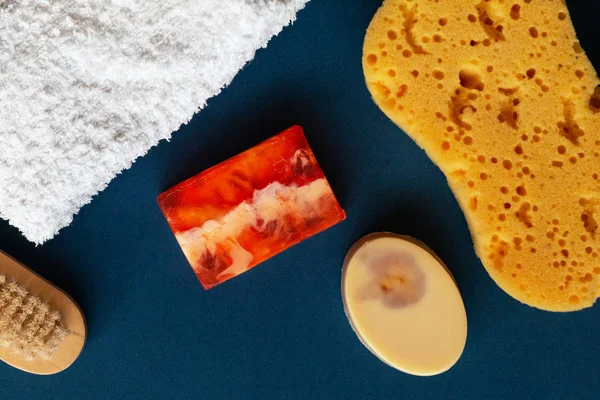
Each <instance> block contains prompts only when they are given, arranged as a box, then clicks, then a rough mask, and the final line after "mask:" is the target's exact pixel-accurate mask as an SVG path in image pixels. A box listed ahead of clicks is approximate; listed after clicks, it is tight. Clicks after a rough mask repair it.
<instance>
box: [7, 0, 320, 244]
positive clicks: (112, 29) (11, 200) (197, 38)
mask: <svg viewBox="0 0 600 400" xmlns="http://www.w3.org/2000/svg"><path fill="white" fill-rule="evenodd" d="M307 1H308V0H0V217H2V218H4V219H7V220H8V221H9V222H10V224H12V225H14V226H16V227H17V228H18V229H19V230H20V231H21V232H22V233H23V235H25V237H26V238H27V239H29V240H30V241H32V242H34V243H37V244H40V243H43V242H44V241H46V240H48V239H51V238H52V237H53V236H54V235H55V234H56V233H57V232H58V231H59V230H60V229H61V228H63V227H65V226H67V225H68V224H70V223H71V221H72V219H73V215H74V214H76V213H77V212H78V211H79V209H80V208H81V207H82V206H83V205H85V204H87V203H88V202H90V201H91V199H92V197H93V196H94V195H95V194H96V193H98V192H99V191H101V190H103V189H104V188H105V187H106V185H107V184H108V182H109V181H110V180H111V179H113V178H114V177H115V175H116V174H118V173H119V172H121V171H123V170H124V169H126V168H129V167H130V166H131V164H132V163H133V161H134V160H135V159H136V158H137V157H140V156H142V155H144V154H145V153H146V152H147V151H148V150H149V149H150V147H152V146H154V145H156V144H157V143H158V141H159V140H161V139H166V138H169V137H170V135H171V132H173V131H175V130H177V129H178V128H179V126H181V124H183V123H186V122H188V121H189V120H190V119H191V117H192V116H193V115H194V113H195V112H197V111H198V110H199V109H201V108H203V107H204V106H205V105H206V101H207V99H209V98H210V97H212V96H214V95H216V94H218V93H219V92H220V91H221V89H222V88H223V87H224V86H226V85H227V84H229V83H230V82H231V81H232V79H233V78H234V76H235V75H236V73H237V72H238V71H239V70H240V69H241V68H242V67H243V66H244V65H245V63H246V62H248V61H249V60H251V59H252V58H253V56H254V53H255V51H256V50H257V49H258V48H260V47H263V46H266V44H267V42H268V41H269V39H270V38H271V37H272V36H273V35H276V34H278V33H279V32H280V31H281V29H282V28H283V27H284V26H285V25H287V24H288V23H290V22H291V21H292V20H293V19H294V18H295V15H296V12H297V11H298V10H300V9H301V8H302V7H304V5H305V3H306V2H307Z"/></svg>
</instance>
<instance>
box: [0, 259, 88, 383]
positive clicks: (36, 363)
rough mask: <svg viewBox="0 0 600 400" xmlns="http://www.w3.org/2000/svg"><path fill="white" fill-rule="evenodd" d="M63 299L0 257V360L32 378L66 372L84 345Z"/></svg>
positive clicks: (70, 305) (78, 318)
mask: <svg viewBox="0 0 600 400" xmlns="http://www.w3.org/2000/svg"><path fill="white" fill-rule="evenodd" d="M86 332H87V329H86V325H85V320H84V317H83V313H82V312H81V309H80V308H79V306H78V305H77V304H75V302H74V301H73V299H71V298H70V297H69V296H68V295H67V294H66V293H64V292H63V291H61V290H60V289H58V288H57V287H55V286H53V285H52V284H51V283H50V282H48V281H46V280H45V279H43V278H42V277H40V276H38V275H37V274H35V273H34V272H32V271H31V270H29V269H28V268H27V267H25V266H23V265H22V264H20V263H19V262H17V261H15V260H14V259H12V258H11V257H9V256H8V255H6V254H4V253H3V252H1V251H0V360H2V361H4V362H6V363H7V364H9V365H11V366H13V367H15V368H18V369H20V370H23V371H26V372H30V373H32V374H37V375H51V374H55V373H58V372H61V371H63V370H65V369H66V368H68V367H69V366H70V365H71V364H73V362H75V360H76V359H77V357H78V356H79V354H80V353H81V351H82V349H83V346H84V344H85V340H86Z"/></svg>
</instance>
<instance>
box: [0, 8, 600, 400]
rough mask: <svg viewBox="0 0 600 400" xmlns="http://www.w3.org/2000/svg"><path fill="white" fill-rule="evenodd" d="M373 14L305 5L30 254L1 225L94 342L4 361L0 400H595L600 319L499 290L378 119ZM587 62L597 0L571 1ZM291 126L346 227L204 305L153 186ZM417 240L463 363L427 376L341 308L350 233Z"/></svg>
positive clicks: (408, 151)
mask: <svg viewBox="0 0 600 400" xmlns="http://www.w3.org/2000/svg"><path fill="white" fill-rule="evenodd" d="M379 4H380V0H364V1H358V0H356V1H341V0H313V1H311V2H310V3H309V4H308V6H307V8H306V9H305V10H303V11H302V12H300V13H299V15H298V20H297V22H296V23H295V24H294V25H293V26H292V27H288V28H286V29H285V30H284V31H283V33H282V34H281V35H280V36H279V37H277V38H275V39H273V40H272V42H271V43H270V44H269V47H268V49H266V50H260V51H259V52H258V53H257V55H256V59H255V60H254V61H253V62H251V63H250V64H249V65H248V66H247V67H246V68H245V69H244V70H243V71H242V72H241V73H240V74H239V75H238V76H237V77H236V78H235V80H234V82H233V83H232V85H231V86H230V87H229V88H227V89H226V90H225V91H224V92H223V93H222V94H221V95H220V96H218V97H216V98H214V99H212V100H211V101H210V102H209V105H208V107H207V108H206V109H205V110H204V111H202V112H201V113H199V114H198V115H197V116H196V117H195V118H194V119H193V120H192V122H191V123H190V124H188V125H187V126H184V127H182V128H181V129H180V130H179V131H178V132H176V133H175V134H174V135H173V139H172V141H171V142H170V143H166V142H164V143H161V144H160V145H159V146H158V147H156V148H154V149H152V150H151V151H150V153H149V154H148V155H147V156H146V157H144V158H142V159H140V160H139V161H137V162H136V163H135V164H134V166H133V168H131V170H128V171H126V172H125V173H123V174H121V175H120V176H118V177H117V178H116V179H115V180H114V181H113V182H112V183H111V184H110V185H109V187H108V189H106V190H105V191H104V192H102V193H101V194H100V195H98V196H97V197H96V199H95V200H94V201H93V202H92V203H91V204H90V205H87V206H85V207H84V208H83V209H82V210H81V212H80V214H79V215H78V216H77V217H76V218H75V221H74V223H73V224H72V225H71V226H70V227H68V228H66V229H64V230H63V231H62V232H61V233H60V235H59V236H58V237H56V238H55V239H53V240H52V241H50V242H48V243H46V244H45V245H43V246H41V247H37V248H36V247H34V246H33V245H32V244H30V243H28V242H27V241H26V240H25V239H23V238H22V237H21V236H20V235H19V233H18V232H17V230H16V229H14V228H12V227H10V226H9V225H8V224H7V223H6V222H5V221H0V247H1V248H2V249H4V250H5V251H6V252H8V253H9V254H12V255H13V256H14V257H16V258H18V259H20V260H22V261H23V262H24V263H26V264H27V265H29V266H30V267H31V268H32V269H34V270H35V271H37V272H38V273H40V274H42V275H43V276H45V277H46V278H48V279H49V280H51V281H52V282H54V283H56V284H57V285H58V286H60V287H62V288H63V289H64V290H66V291H67V292H69V293H70V294H72V296H73V297H74V298H75V299H76V300H77V301H78V302H79V304H80V305H81V307H82V308H83V310H84V312H85V314H86V316H87V321H88V325H89V340H88V344H87V347H86V348H85V350H84V352H83V353H82V355H81V357H80V359H79V360H78V361H77V362H76V363H75V364H74V365H73V366H72V367H71V368H70V369H69V370H67V371H65V372H64V373H62V374H59V375H56V376H52V377H37V376H32V375H28V374H25V373H23V372H20V371H17V370H14V369H12V368H10V367H8V366H6V365H5V364H3V363H0V398H2V399H13V398H14V399H20V398H39V399H46V398H61V399H68V398H118V396H123V397H125V398H203V397H208V396H209V395H210V396H213V398H229V399H244V398H257V399H262V398H264V399H278V398H298V399H312V398H319V399H320V398H326V399H338V398H340V399H341V398H344V399H368V398H382V399H388V398H389V399H412V398H426V399H433V398H440V399H457V398H460V399H491V398H498V399H506V398H512V399H520V398H526V399H529V398H562V399H564V398H577V399H587V398H598V397H597V396H598V387H599V386H598V383H599V382H598V381H599V379H598V368H599V365H600V364H599V362H600V344H599V342H600V341H599V334H598V330H599V326H600V310H599V309H598V306H597V307H595V308H593V309H589V310H586V311H583V312H578V313H571V314H551V313H547V312H542V311H538V310H535V309H531V308H529V307H527V306H524V305H521V304H519V303H518V302H516V301H515V300H513V299H512V298H510V297H509V296H507V295H506V294H505V293H504V292H502V291H501V290H500V289H499V288H498V287H497V286H496V285H495V284H494V283H493V282H492V280H491V279H490V278H489V277H488V275H487V273H486V272H485V270H484V268H483V267H482V266H481V263H480V262H479V260H478V259H477V258H476V256H475V254H474V251H473V247H472V243H471V239H470V235H469V231H468V229H467V225H466V223H465V220H464V217H463V214H462V213H461V211H460V209H459V207H458V205H457V203H456V201H455V199H454V197H453V195H452V193H451V192H450V190H449V189H448V186H447V184H446V181H445V179H444V176H443V175H442V174H441V173H440V172H439V171H438V169H437V168H436V167H435V166H434V165H433V164H432V163H431V162H430V161H429V160H428V158H427V157H426V155H425V154H424V153H423V152H422V151H421V150H420V149H418V148H417V146H416V145H415V144H413V142H412V141H411V140H410V139H409V138H408V136H406V135H404V134H403V133H402V132H401V131H400V130H399V129H398V128H396V126H394V125H393V124H392V123H391V122H390V121H388V120H387V119H386V117H385V116H384V115H383V113H382V112H380V111H379V110H378V109H377V107H376V106H375V104H374V103H373V102H372V101H371V99H370V96H369V93H368V92H367V90H366V88H365V85H364V82H363V76H362V70H361V47H362V42H363V37H364V32H365V29H366V27H367V25H368V23H369V21H370V19H371V17H372V16H373V14H374V13H375V10H376V9H377V7H378V6H379ZM569 6H570V8H571V12H572V13H573V18H574V20H575V24H576V27H577V29H578V32H579V35H580V37H581V40H582V42H583V46H584V48H585V49H586V50H587V51H588V54H589V56H590V58H591V59H592V61H593V62H594V64H595V65H596V66H597V67H598V66H600V46H599V45H598V44H597V43H594V41H595V40H596V38H595V35H596V33H597V30H596V26H595V25H597V19H598V15H600V4H598V3H596V2H591V1H571V2H569ZM293 124H300V125H302V126H303V127H304V129H305V132H306V135H307V137H308V140H309V142H310V143H311V145H312V147H313V150H314V152H315V154H316V156H317V158H318V159H319V161H320V163H321V165H322V167H323V169H324V171H325V173H326V174H327V176H328V178H329V180H330V182H331V185H332V186H333V188H334V190H335V192H336V193H337V195H338V197H339V200H340V202H341V203H342V205H343V207H344V208H345V209H346V211H347V213H348V219H347V220H346V221H345V222H344V223H342V224H341V225H338V226H336V227H334V228H333V229H330V230H328V231H326V232H324V233H322V234H320V235H318V236H317V237H315V238H312V239H310V240H307V241H306V242H304V243H302V244H300V245H298V246H296V247H294V248H292V249H290V250H288V251H286V252H284V253H283V254H281V255H278V256H276V257H274V258H273V259H271V260H269V261H268V262H265V263H264V264H262V265H261V266H259V267H257V268H255V269H253V270H251V271H250V272H248V273H246V274H244V275H243V276H241V277H238V278H236V279H234V280H232V281H229V282H227V283H226V284H224V285H221V286H220V287H218V288H216V289H213V290H211V291H209V292H205V291H203V290H202V287H201V286H200V284H199V283H198V282H197V280H196V278H195V276H194V274H193V272H192V269H191V268H190V267H189V265H188V264H187V262H186V260H185V259H184V257H183V255H182V253H181V250H180V249H179V246H178V245H177V243H176V241H175V238H174V237H173V235H172V234H171V231H170V230H169V227H168V225H167V223H166V222H165V220H164V218H163V216H162V214H161V212H160V210H159V208H158V206H157V203H156V196H157V195H158V194H159V193H160V192H161V191H163V190H165V189H168V188H169V187H170V186H172V185H174V184H175V183H178V182H179V181H181V180H183V179H185V178H188V177H190V176H192V175H194V174H196V173H198V172H200V171H202V170H203V169H205V168H207V167H209V166H212V165H213V164H216V163H218V162H220V161H222V160H224V159H226V158H228V157H230V156H232V155H234V154H236V153H238V152H240V151H242V150H244V149H246V148H248V147H250V146H252V145H254V144H256V143H258V142H260V141H261V140H263V139H266V138H267V137H269V136H271V135H273V134H275V133H278V132H279V131H281V130H283V129H285V128H287V127H289V126H290V125H293ZM379 230H390V231H394V232H398V233H402V234H408V235H413V236H415V237H417V238H419V239H421V240H423V241H424V242H426V243H427V244H429V246H431V247H432V248H433V249H434V250H435V251H436V252H437V253H438V254H439V255H440V257H441V258H442V259H443V260H445V262H446V263H447V264H448V266H449V268H450V269H451V270H452V272H453V274H454V275H455V277H456V280H457V281H458V284H459V286H460V289H461V291H462V294H463V297H464V301H465V305H466V308H467V314H468V318H469V337H468V341H467V346H466V349H465V352H464V355H463V357H462V359H461V360H460V361H459V362H458V364H457V365H456V366H455V367H454V368H453V369H451V370H450V371H449V372H447V373H445V374H443V375H441V376H437V377H433V378H417V377H412V376H408V375H404V374H402V373H399V372H397V371H395V370H393V369H391V368H389V367H387V366H385V365H384V364H383V363H381V362H380V361H379V360H378V359H376V358H375V357H373V356H372V355H371V354H370V353H369V352H368V351H367V350H366V349H365V348H364V347H363V346H362V345H361V344H360V342H359V341H358V339H357V338H356V337H355V335H354V333H353V332H352V330H351V328H350V326H349V324H348V322H347V320H346V317H345V316H344V312H343V309H342V301H341V297H340V267H341V264H342V259H343V257H344V254H345V252H346V251H347V250H348V248H349V247H350V246H351V245H352V243H353V242H354V241H356V240H357V239H358V238H360V237H361V236H362V235H364V234H367V233H370V232H373V231H379Z"/></svg>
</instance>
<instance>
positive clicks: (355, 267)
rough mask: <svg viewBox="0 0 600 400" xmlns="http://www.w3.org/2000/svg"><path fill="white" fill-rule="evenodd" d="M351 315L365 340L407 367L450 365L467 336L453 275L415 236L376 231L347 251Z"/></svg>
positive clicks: (419, 371)
mask: <svg viewBox="0 0 600 400" xmlns="http://www.w3.org/2000/svg"><path fill="white" fill-rule="evenodd" d="M342 297H343V301H344V307H345V311H346V315H347V316H348V319H349V321H350V324H351V325H352V327H353V329H354V331H355V332H356V334H357V336H358V337H359V339H360V340H361V342H362V343H363V344H364V345H365V346H366V347H367V348H368V349H369V350H370V351H371V352H372V353H373V354H374V355H375V356H377V357H378V358H379V359H381V360H382V361H383V362H385V363H386V364H388V365H389V366H391V367H393V368H396V369H398V370H400V371H402V372H405V373H408V374H412V375H419V376H430V375H437V374H440V373H442V372H445V371H447V370H448V369H450V368H451V367H452V366H453V365H454V364H455V363H456V362H457V361H458V359H459V358H460V356H461V354H462V352H463V349H464V347H465V343H466V339H467V315H466V312H465V307H464V304H463V301H462V298H461V296H460V292H459V290H458V287H457V285H456V283H455V281H454V278H453V277H452V275H451V274H450V272H449V271H448V270H447V268H446V267H445V265H444V264H443V263H442V261H441V260H440V259H439V258H437V257H436V256H435V255H434V254H433V252H432V251H431V250H429V249H428V248H427V247H426V246H424V245H423V244H421V243H420V242H418V241H416V240H415V239H412V238H409V237H405V236H400V235H395V234H392V233H376V234H371V235H369V236H366V237H365V238H363V239H361V240H359V241H358V242H357V243H356V244H355V245H354V246H353V247H352V248H351V249H350V251H349V252H348V255H347V256H346V260H345V262H344V267H343V273H342Z"/></svg>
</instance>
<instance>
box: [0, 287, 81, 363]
mask: <svg viewBox="0 0 600 400" xmlns="http://www.w3.org/2000/svg"><path fill="white" fill-rule="evenodd" d="M60 319H61V315H60V313H59V312H57V311H53V310H51V309H50V307H49V306H48V304H47V303H45V302H44V301H42V300H41V299H40V298H39V297H37V296H34V295H32V294H30V293H29V292H28V291H27V290H26V289H25V288H23V287H21V286H19V285H18V284H17V283H16V282H12V281H10V280H9V279H8V278H6V277H5V276H3V275H0V347H10V348H11V349H13V350H15V351H16V352H18V353H19V354H21V355H23V356H24V357H26V358H27V359H30V360H33V359H36V358H41V359H45V360H48V359H50V358H51V357H52V354H53V353H54V352H56V350H57V349H58V346H59V345H60V343H61V342H62V341H63V340H64V339H65V337H66V336H67V335H68V334H69V331H68V330H67V329H65V328H64V327H63V326H62V325H61V323H60Z"/></svg>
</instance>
